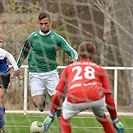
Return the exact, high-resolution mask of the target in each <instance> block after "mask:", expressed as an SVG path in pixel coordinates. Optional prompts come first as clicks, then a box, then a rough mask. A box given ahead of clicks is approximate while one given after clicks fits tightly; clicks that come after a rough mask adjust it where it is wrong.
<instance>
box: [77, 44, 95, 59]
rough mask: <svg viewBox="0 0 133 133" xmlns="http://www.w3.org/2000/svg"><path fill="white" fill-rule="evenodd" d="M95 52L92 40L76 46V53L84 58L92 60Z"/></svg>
mask: <svg viewBox="0 0 133 133" xmlns="http://www.w3.org/2000/svg"><path fill="white" fill-rule="evenodd" d="M95 53H96V47H95V45H94V44H93V43H92V42H88V41H86V42H83V43H81V44H80V45H79V47H78V55H79V57H81V58H84V59H88V58H89V59H90V60H93V59H94V56H95Z"/></svg>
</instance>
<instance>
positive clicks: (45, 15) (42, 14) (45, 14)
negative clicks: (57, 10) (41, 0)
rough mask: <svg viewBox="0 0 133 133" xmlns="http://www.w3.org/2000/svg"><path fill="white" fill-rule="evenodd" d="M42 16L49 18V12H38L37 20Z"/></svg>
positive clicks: (42, 17)
mask: <svg viewBox="0 0 133 133" xmlns="http://www.w3.org/2000/svg"><path fill="white" fill-rule="evenodd" d="M44 18H48V19H49V20H50V16H49V14H47V13H44V12H42V13H40V14H39V16H38V20H41V19H44Z"/></svg>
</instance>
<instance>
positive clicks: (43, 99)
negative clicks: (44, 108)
mask: <svg viewBox="0 0 133 133" xmlns="http://www.w3.org/2000/svg"><path fill="white" fill-rule="evenodd" d="M44 102H46V94H44V93H43V94H42V103H44Z"/></svg>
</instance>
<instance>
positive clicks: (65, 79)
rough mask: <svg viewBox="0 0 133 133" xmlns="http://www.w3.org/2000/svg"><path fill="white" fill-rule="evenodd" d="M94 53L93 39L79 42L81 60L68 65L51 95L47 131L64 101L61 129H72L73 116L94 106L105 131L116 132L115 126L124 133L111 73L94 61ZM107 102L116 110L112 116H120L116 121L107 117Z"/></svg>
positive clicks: (65, 132) (120, 132)
mask: <svg viewBox="0 0 133 133" xmlns="http://www.w3.org/2000/svg"><path fill="white" fill-rule="evenodd" d="M95 53H96V47H95V45H93V44H92V43H90V42H83V43H81V44H80V45H79V47H78V55H79V59H80V60H79V61H78V62H74V63H72V64H70V65H69V66H67V67H66V68H65V69H64V70H63V72H62V74H61V78H60V81H59V84H58V86H57V93H56V94H55V95H54V97H53V99H52V104H51V107H50V113H49V115H48V116H47V118H46V119H45V121H44V130H45V131H47V130H48V128H49V126H50V125H51V123H52V122H53V120H54V115H55V112H56V111H57V108H58V107H60V106H61V105H62V114H61V119H60V128H61V133H71V130H72V129H71V125H70V119H71V118H72V117H73V116H75V115H76V114H78V113H80V112H81V111H83V110H86V109H92V111H93V113H94V115H95V117H96V119H97V120H98V121H99V122H100V123H101V125H102V126H103V129H104V132H105V133H115V128H116V129H117V131H118V133H123V131H124V128H123V125H122V124H121V123H120V122H119V121H118V118H117V113H116V110H115V105H114V100H113V98H112V95H111V90H110V85H109V80H108V75H107V73H106V71H105V70H104V69H103V68H102V67H101V66H99V65H98V64H96V63H94V62H93V59H94V57H95ZM66 86H67V89H66ZM64 92H65V93H66V98H65V101H64V102H63V104H62V101H61V99H62V95H63V93H64ZM106 103H107V108H108V110H109V113H111V114H113V115H112V117H111V118H114V119H113V120H117V121H115V122H114V121H113V123H112V122H110V121H109V120H108V118H107V117H106V115H105V113H104V111H105V109H106ZM108 104H109V105H108ZM116 123H117V124H118V125H116ZM113 124H114V125H113ZM114 126H115V128H114ZM118 129H119V130H118Z"/></svg>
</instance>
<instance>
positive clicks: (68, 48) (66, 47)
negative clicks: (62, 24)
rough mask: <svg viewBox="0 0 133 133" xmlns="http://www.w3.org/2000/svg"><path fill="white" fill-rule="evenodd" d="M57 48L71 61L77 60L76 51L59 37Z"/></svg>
mask: <svg viewBox="0 0 133 133" xmlns="http://www.w3.org/2000/svg"><path fill="white" fill-rule="evenodd" d="M59 44H60V45H59V46H60V47H61V48H62V49H63V50H64V51H65V52H66V53H67V54H68V55H69V56H70V58H71V60H78V53H77V51H76V50H75V49H74V48H72V47H71V46H70V44H69V43H68V42H67V41H66V40H65V39H64V38H63V37H61V36H59Z"/></svg>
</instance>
